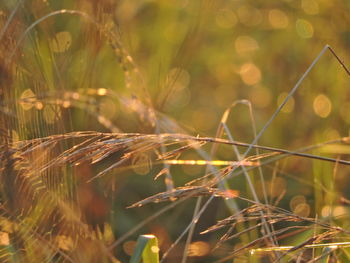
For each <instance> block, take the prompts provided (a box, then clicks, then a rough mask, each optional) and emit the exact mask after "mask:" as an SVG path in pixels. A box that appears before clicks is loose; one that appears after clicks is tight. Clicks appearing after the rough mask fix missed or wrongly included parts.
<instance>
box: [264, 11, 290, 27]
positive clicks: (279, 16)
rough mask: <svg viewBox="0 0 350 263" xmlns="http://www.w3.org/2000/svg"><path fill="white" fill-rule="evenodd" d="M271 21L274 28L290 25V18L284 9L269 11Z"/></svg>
mask: <svg viewBox="0 0 350 263" xmlns="http://www.w3.org/2000/svg"><path fill="white" fill-rule="evenodd" d="M269 22H270V24H271V26H272V27H273V28H276V29H281V28H286V27H287V26H288V24H289V19H288V17H287V15H286V14H285V13H284V12H283V11H281V10H279V9H272V10H270V11H269Z"/></svg>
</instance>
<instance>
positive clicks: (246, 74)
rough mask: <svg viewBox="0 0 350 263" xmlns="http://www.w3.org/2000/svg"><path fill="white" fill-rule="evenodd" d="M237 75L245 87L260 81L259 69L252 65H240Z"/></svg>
mask: <svg viewBox="0 0 350 263" xmlns="http://www.w3.org/2000/svg"><path fill="white" fill-rule="evenodd" d="M239 74H240V75H241V78H242V80H243V82H244V83H245V84H247V85H255V84H257V83H259V82H260V81H261V72H260V69H259V68H258V67H257V66H256V65H255V64H253V63H246V64H244V65H242V67H241V69H240V71H239Z"/></svg>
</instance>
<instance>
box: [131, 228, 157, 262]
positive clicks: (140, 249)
mask: <svg viewBox="0 0 350 263" xmlns="http://www.w3.org/2000/svg"><path fill="white" fill-rule="evenodd" d="M141 257H142V261H143V263H158V262H159V247H158V239H157V238H156V237H155V236H154V235H141V236H139V238H138V239H137V243H136V247H135V249H134V252H133V254H132V256H131V259H130V263H139V262H140V260H141Z"/></svg>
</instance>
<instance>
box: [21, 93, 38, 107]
mask: <svg viewBox="0 0 350 263" xmlns="http://www.w3.org/2000/svg"><path fill="white" fill-rule="evenodd" d="M20 99H21V100H20V105H21V107H22V108H23V109H24V110H30V109H31V108H32V107H33V106H34V102H35V100H36V98H35V94H34V92H33V91H32V90H31V89H26V90H25V91H23V92H22V94H21V97H20Z"/></svg>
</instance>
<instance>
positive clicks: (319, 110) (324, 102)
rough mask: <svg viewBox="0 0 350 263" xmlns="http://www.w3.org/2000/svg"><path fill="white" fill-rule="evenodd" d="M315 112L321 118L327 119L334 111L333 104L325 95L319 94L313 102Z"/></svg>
mask: <svg viewBox="0 0 350 263" xmlns="http://www.w3.org/2000/svg"><path fill="white" fill-rule="evenodd" d="M313 108H314V112H315V113H316V114H317V115H318V116H320V117H321V118H327V117H328V115H329V114H330V113H331V111H332V102H331V101H330V99H329V98H328V97H327V96H326V95H324V94H319V95H318V96H317V97H316V98H315V99H314V102H313Z"/></svg>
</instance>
